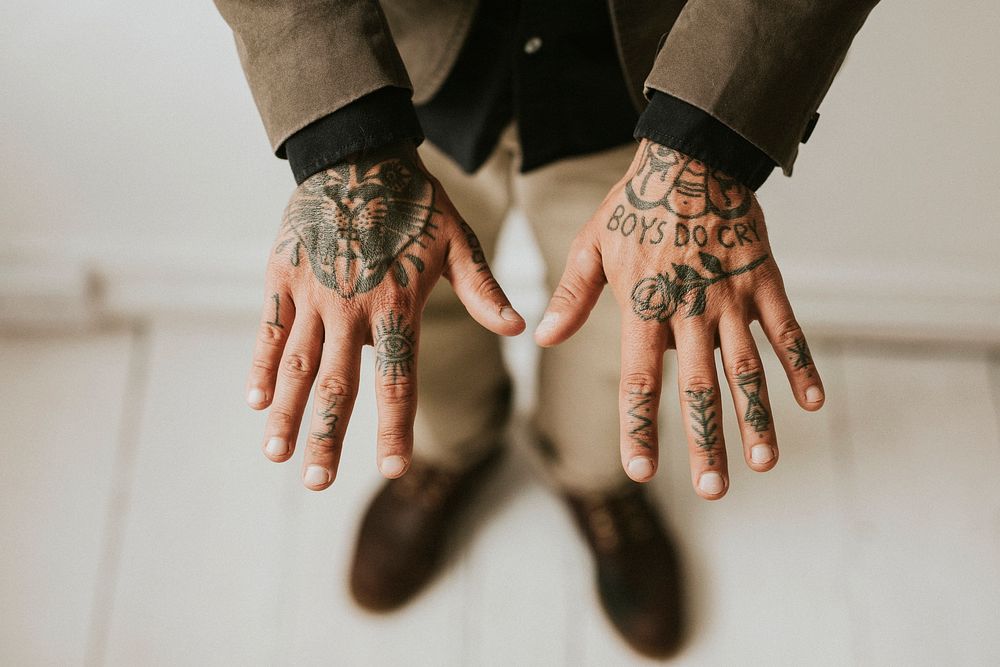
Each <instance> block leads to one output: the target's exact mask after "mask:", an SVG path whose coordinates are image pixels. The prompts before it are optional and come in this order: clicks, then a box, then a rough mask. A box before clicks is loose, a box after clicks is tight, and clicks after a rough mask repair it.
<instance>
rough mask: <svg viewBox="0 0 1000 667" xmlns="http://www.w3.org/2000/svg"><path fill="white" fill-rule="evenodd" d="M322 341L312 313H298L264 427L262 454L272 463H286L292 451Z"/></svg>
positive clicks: (279, 368)
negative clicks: (307, 314)
mask: <svg viewBox="0 0 1000 667" xmlns="http://www.w3.org/2000/svg"><path fill="white" fill-rule="evenodd" d="M322 339H323V323H322V322H321V321H320V319H319V318H318V317H317V316H316V315H315V314H310V315H309V316H303V314H302V313H299V317H298V319H296V321H295V326H294V327H293V328H292V332H291V334H289V336H288V343H287V344H286V345H285V353H284V355H283V356H282V358H281V362H280V364H279V365H278V379H277V384H276V386H275V390H274V400H273V401H272V402H271V410H270V411H269V412H268V414H267V424H266V425H265V426H264V454H265V455H266V456H267V458H269V459H271V460H272V461H275V462H279V463H280V462H282V461H287V460H288V459H289V458H290V457H291V455H292V452H293V451H295V439H296V437H297V436H298V433H299V425H300V424H301V423H302V412H303V410H305V407H306V402H307V401H308V400H309V388H310V387H312V383H313V379H314V378H315V377H316V367H317V365H318V363H319V358H320V352H321V347H322Z"/></svg>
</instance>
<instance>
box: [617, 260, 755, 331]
mask: <svg viewBox="0 0 1000 667" xmlns="http://www.w3.org/2000/svg"><path fill="white" fill-rule="evenodd" d="M698 256H699V258H700V259H701V265H702V266H703V267H704V269H705V271H706V272H707V273H708V274H709V275H707V276H705V275H702V274H701V273H700V272H699V271H698V269H696V268H694V267H692V266H689V265H687V264H676V263H675V264H674V265H673V268H674V275H673V277H671V276H670V272H669V271H664V272H663V273H658V274H656V275H655V276H650V277H648V278H643V279H641V280H639V281H638V282H636V284H635V286H634V287H633V288H632V310H633V312H635V314H636V315H638V316H639V317H641V318H642V319H644V320H656V321H657V322H666V321H667V320H669V319H670V317H671V316H672V315H673V314H674V313H675V312H677V309H678V308H679V307H680V306H681V304H686V305H687V306H688V312H687V316H688V317H695V316H697V315H702V314H703V313H704V312H705V307H706V306H707V305H708V288H709V287H710V286H711V285H714V284H715V283H717V282H720V281H723V280H728V279H729V278H732V277H733V276H738V275H740V274H741V273H747V272H749V271H753V270H754V269H756V268H757V267H758V266H760V265H761V264H763V263H764V262H765V261H767V259H768V256H767V255H762V256H761V257H758V258H757V259H755V260H753V261H752V262H750V263H749V264H745V265H743V266H741V267H738V268H736V269H733V270H731V271H727V270H725V269H724V268H723V267H722V261H721V260H720V259H719V258H718V257H716V256H715V255H710V254H708V253H707V252H701V253H698Z"/></svg>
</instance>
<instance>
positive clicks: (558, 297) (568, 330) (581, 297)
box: [535, 236, 605, 347]
mask: <svg viewBox="0 0 1000 667" xmlns="http://www.w3.org/2000/svg"><path fill="white" fill-rule="evenodd" d="M604 283H605V277H604V269H603V267H602V265H601V251H600V250H599V249H598V248H597V246H596V245H594V244H593V243H592V242H590V241H589V240H582V239H581V237H579V236H578V237H577V238H576V240H575V241H574V242H573V246H572V247H571V248H570V252H569V258H568V259H567V260H566V270H565V271H563V275H562V278H560V279H559V284H558V285H556V289H555V292H553V293H552V298H551V299H549V307H548V308H546V309H545V315H544V316H543V317H542V321H541V322H540V323H539V325H538V328H537V329H535V342H536V343H538V344H539V345H541V346H542V347H551V346H553V345H558V344H559V343H561V342H563V341H564V340H566V339H567V338H569V337H570V336H572V335H573V334H575V333H576V332H577V330H579V328H580V327H582V326H583V323H584V322H586V321H587V317H588V316H589V315H590V311H591V310H593V309H594V304H596V303H597V299H598V297H600V296H601V291H602V290H603V289H604Z"/></svg>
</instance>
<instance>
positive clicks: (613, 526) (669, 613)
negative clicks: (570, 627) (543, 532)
mask: <svg viewBox="0 0 1000 667" xmlns="http://www.w3.org/2000/svg"><path fill="white" fill-rule="evenodd" d="M564 497H565V499H566V501H567V503H568V504H569V506H570V509H571V510H572V512H573V518H574V519H576V523H577V526H578V527H579V528H580V530H581V531H582V532H583V534H584V537H585V538H586V540H587V543H588V545H589V546H590V549H591V551H592V552H593V555H594V560H595V564H596V566H597V588H598V591H599V592H600V596H601V604H602V605H603V607H604V611H605V612H606V613H607V615H608V618H610V619H611V622H612V623H613V624H614V626H615V627H616V628H617V629H618V632H620V633H621V635H622V636H623V637H624V638H625V640H626V641H627V642H628V643H629V644H630V645H631V646H632V647H633V648H634V649H636V650H637V651H639V652H640V653H643V654H645V655H648V656H651V657H657V658H662V657H666V656H668V655H670V654H672V653H674V652H675V651H676V650H677V649H678V648H680V646H681V642H682V641H683V635H684V600H683V589H682V585H681V583H682V582H681V569H680V559H679V558H678V556H677V550H676V548H675V547H674V544H673V542H672V541H671V540H670V538H669V537H668V536H667V533H666V531H665V530H664V526H663V521H662V519H661V518H660V515H659V513H658V512H657V511H656V509H655V508H654V507H653V506H652V504H650V502H649V500H648V499H647V498H646V495H645V493H644V491H643V489H642V487H641V486H639V485H638V484H630V485H629V486H628V487H627V488H625V489H623V490H622V491H621V492H618V493H615V494H610V495H601V496H597V495H593V496H574V495H570V494H565V495H564Z"/></svg>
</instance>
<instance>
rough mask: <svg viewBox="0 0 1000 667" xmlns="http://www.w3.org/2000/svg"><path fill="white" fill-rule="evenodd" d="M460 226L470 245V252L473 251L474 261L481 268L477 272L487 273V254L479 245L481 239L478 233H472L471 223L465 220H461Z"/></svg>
mask: <svg viewBox="0 0 1000 667" xmlns="http://www.w3.org/2000/svg"><path fill="white" fill-rule="evenodd" d="M458 224H459V225H460V226H461V228H462V233H463V234H465V241H466V243H468V244H469V250H470V251H472V261H473V262H475V263H476V264H477V265H478V266H479V268H478V269H477V271H485V270H486V253H485V252H484V251H483V246H482V245H480V243H479V237H478V236H476V233H475V232H474V231H472V227H469V223H467V222H466V221H465V220H459V221H458Z"/></svg>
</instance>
